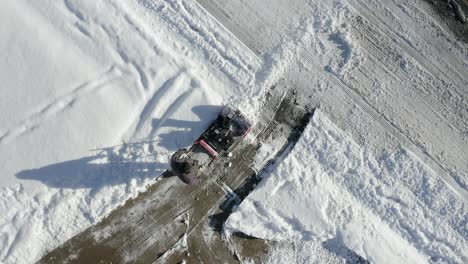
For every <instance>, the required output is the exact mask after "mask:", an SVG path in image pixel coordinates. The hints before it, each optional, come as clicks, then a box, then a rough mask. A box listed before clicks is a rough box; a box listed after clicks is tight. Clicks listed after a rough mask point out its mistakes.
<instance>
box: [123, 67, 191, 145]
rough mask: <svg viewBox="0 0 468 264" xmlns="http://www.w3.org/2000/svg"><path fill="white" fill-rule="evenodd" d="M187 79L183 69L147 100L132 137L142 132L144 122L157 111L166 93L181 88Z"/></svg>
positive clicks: (131, 134)
mask: <svg viewBox="0 0 468 264" xmlns="http://www.w3.org/2000/svg"><path fill="white" fill-rule="evenodd" d="M184 81H185V78H184V76H183V71H181V72H179V73H177V74H176V75H175V76H174V77H171V78H169V79H168V80H166V81H165V82H164V83H163V84H162V86H161V87H159V88H157V89H156V90H155V91H154V93H153V95H152V96H151V97H150V99H149V100H148V101H147V102H146V104H145V106H144V107H143V109H142V110H141V112H140V115H139V117H138V119H137V120H138V121H137V123H136V126H135V129H134V130H133V132H132V133H130V134H129V136H130V137H134V136H136V135H138V134H139V133H140V131H141V130H142V127H143V125H144V124H146V123H147V122H148V121H149V119H151V116H152V115H153V114H154V113H157V110H158V109H157V108H158V106H159V103H160V102H161V101H163V100H164V98H165V97H166V95H168V94H169V92H170V91H171V90H175V89H177V88H179V87H180V86H181V85H182V83H183V82H184Z"/></svg>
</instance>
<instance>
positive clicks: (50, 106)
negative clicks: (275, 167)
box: [0, 66, 121, 145]
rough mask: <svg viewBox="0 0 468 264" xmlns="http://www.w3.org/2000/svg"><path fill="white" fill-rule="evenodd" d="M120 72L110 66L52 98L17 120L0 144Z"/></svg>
mask: <svg viewBox="0 0 468 264" xmlns="http://www.w3.org/2000/svg"><path fill="white" fill-rule="evenodd" d="M120 74H121V71H120V69H118V68H117V67H116V66H112V67H111V68H110V69H109V70H107V71H106V72H105V73H104V74H102V75H101V76H99V77H98V78H96V79H94V80H92V81H89V82H85V83H83V84H80V85H78V86H77V87H76V88H75V89H73V90H72V91H71V92H69V93H67V94H64V95H61V96H58V97H56V98H54V99H53V100H52V101H51V102H49V103H47V104H46V105H45V106H43V107H41V108H40V109H39V110H38V111H36V112H34V113H33V114H31V115H29V116H28V117H27V118H25V119H24V120H22V121H21V122H19V124H18V125H17V126H15V127H13V128H10V129H9V130H7V131H6V132H5V133H4V134H3V135H2V136H1V137H0V145H1V144H6V143H9V142H11V141H12V140H13V139H15V138H17V137H19V136H21V135H23V134H25V133H28V132H30V131H33V130H34V129H36V128H38V127H40V126H41V125H42V124H43V123H44V122H46V121H47V120H48V119H50V118H53V117H54V116H56V115H58V114H60V113H62V112H63V111H65V110H66V109H68V108H70V107H72V106H73V104H74V103H75V102H76V101H77V100H79V99H80V98H81V97H83V96H85V95H87V94H89V93H92V92H96V91H97V90H100V89H101V88H103V87H105V86H106V84H108V83H109V82H111V81H112V80H114V79H116V78H117V77H118V76H119V75H120Z"/></svg>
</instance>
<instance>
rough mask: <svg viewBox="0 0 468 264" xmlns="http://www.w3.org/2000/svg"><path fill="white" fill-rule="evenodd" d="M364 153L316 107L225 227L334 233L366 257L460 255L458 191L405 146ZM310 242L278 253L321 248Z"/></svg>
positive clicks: (268, 235) (279, 237) (277, 236)
mask: <svg viewBox="0 0 468 264" xmlns="http://www.w3.org/2000/svg"><path fill="white" fill-rule="evenodd" d="M371 153H372V152H371V151H369V149H366V148H365V147H363V146H360V145H358V144H356V143H355V142H354V141H353V139H352V138H351V137H350V136H349V134H347V133H346V132H345V131H343V130H341V129H340V128H338V127H337V126H336V125H335V124H334V123H333V122H331V121H330V119H329V118H328V117H327V116H326V114H324V113H323V112H322V111H320V110H318V111H316V113H315V114H314V117H313V120H312V122H311V123H310V124H309V126H308V127H307V128H306V130H305V131H304V133H303V136H302V138H301V139H300V140H299V142H298V143H297V145H296V146H295V148H294V149H293V150H292V151H291V153H289V155H288V156H287V157H286V158H285V160H284V161H283V162H281V163H280V164H279V165H278V166H277V168H276V169H275V170H274V172H273V173H272V174H271V175H269V176H268V177H267V178H266V179H264V181H263V182H261V183H260V184H259V186H258V187H257V188H256V190H255V191H254V192H253V193H252V194H250V195H249V196H248V197H247V198H246V199H245V200H244V201H243V202H242V203H241V205H240V207H239V208H238V209H237V210H236V211H235V212H234V213H233V214H232V215H231V216H230V217H229V219H228V221H227V222H226V224H225V231H226V232H227V233H228V234H229V233H234V232H243V233H245V234H247V235H250V236H254V237H259V238H263V239H268V240H275V241H295V243H298V244H304V243H305V244H307V243H313V242H315V243H323V245H324V246H325V245H326V244H327V243H330V241H334V240H338V245H345V246H346V247H347V248H348V249H350V250H352V251H354V252H355V253H357V254H358V255H359V256H361V257H363V258H365V259H366V260H368V261H370V262H371V263H427V262H428V261H429V260H430V261H432V262H443V263H466V262H467V260H468V255H467V252H466V246H467V241H466V235H467V229H466V221H467V215H466V211H467V208H466V205H465V203H464V201H463V199H461V198H460V197H459V196H458V195H456V194H454V193H453V191H452V190H451V189H450V188H449V187H448V186H447V185H446V184H445V183H444V182H443V181H442V180H441V179H440V178H439V177H437V176H436V175H434V172H433V171H432V170H431V169H429V168H428V167H427V166H426V165H425V164H424V163H422V162H421V161H420V160H418V158H416V157H415V156H414V155H413V154H412V153H410V152H408V150H406V149H405V148H401V149H399V150H398V151H395V152H393V153H386V154H384V155H382V156H373V155H372V154H371ZM298 241H299V242H298ZM300 246H301V247H305V246H304V245H300ZM305 248H308V247H305ZM312 248H313V249H314V251H313V252H310V251H309V250H310V249H309V250H306V249H304V250H301V251H299V253H298V252H297V251H296V252H295V253H296V255H294V254H292V252H287V251H285V252H283V253H282V254H288V253H289V254H291V256H290V257H292V258H293V262H295V261H299V260H300V259H306V258H307V257H311V256H313V255H314V254H318V253H317V252H318V251H320V250H322V251H323V247H320V246H316V247H312ZM282 250H283V251H284V249H282ZM332 250H333V249H332ZM274 255H275V254H274ZM294 258H296V260H294ZM276 261H278V260H277V259H275V258H273V259H272V262H276Z"/></svg>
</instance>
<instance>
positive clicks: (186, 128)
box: [149, 105, 222, 151]
mask: <svg viewBox="0 0 468 264" xmlns="http://www.w3.org/2000/svg"><path fill="white" fill-rule="evenodd" d="M221 109H222V106H219V105H198V106H194V107H192V109H191V110H192V112H193V113H194V114H195V115H196V116H197V117H198V121H187V120H177V119H173V118H164V117H163V118H153V119H152V121H151V132H150V134H149V138H153V137H154V136H155V135H156V133H157V132H158V130H159V129H160V128H162V127H172V128H177V129H178V130H175V131H172V132H169V133H160V134H158V137H159V139H160V142H159V146H161V147H163V148H165V149H167V150H170V151H176V150H178V149H180V148H182V147H185V146H190V145H191V144H192V143H193V141H194V140H195V139H197V138H198V136H199V135H201V134H202V133H203V131H205V129H206V128H207V127H208V125H209V123H210V121H213V120H215V119H216V117H217V116H218V113H219V112H220V111H221Z"/></svg>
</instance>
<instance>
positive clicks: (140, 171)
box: [16, 105, 222, 190]
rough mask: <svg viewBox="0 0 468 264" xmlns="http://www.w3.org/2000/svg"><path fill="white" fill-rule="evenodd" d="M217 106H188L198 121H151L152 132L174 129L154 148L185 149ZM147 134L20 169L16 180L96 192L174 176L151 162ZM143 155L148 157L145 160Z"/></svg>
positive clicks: (160, 138)
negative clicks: (71, 157)
mask: <svg viewBox="0 0 468 264" xmlns="http://www.w3.org/2000/svg"><path fill="white" fill-rule="evenodd" d="M221 108H222V107H221V106H214V105H200V106H194V107H192V109H191V110H192V112H193V113H194V114H195V115H196V116H197V117H198V118H199V121H184V120H176V119H170V118H162V119H153V120H152V123H151V126H152V131H151V133H154V132H155V131H156V130H158V129H159V128H160V127H175V128H182V129H183V130H176V131H173V132H170V133H166V134H161V135H159V140H158V142H157V143H156V144H158V146H160V147H163V148H166V149H168V150H169V151H173V150H177V149H178V148H179V147H180V146H189V145H191V144H192V142H193V140H194V136H196V137H197V136H198V135H199V134H201V133H202V132H203V130H204V129H206V126H207V124H208V123H209V121H210V120H214V119H215V118H216V116H217V115H218V112H219V111H220V110H221ZM151 138H152V137H151V134H150V135H149V136H148V138H147V140H146V141H142V142H134V143H124V144H122V145H119V146H113V147H106V148H102V149H98V150H97V154H95V155H91V156H87V157H83V158H80V159H75V160H68V161H64V162H59V163H55V164H51V165H47V166H44V167H41V168H36V169H28V170H22V171H20V172H18V173H16V177H17V178H18V179H23V180H36V181H40V182H42V183H44V184H45V185H47V186H49V187H52V188H65V189H83V188H91V189H93V190H99V189H100V188H102V187H104V186H113V185H119V184H124V183H128V182H129V181H130V180H131V179H139V180H144V179H146V178H155V177H158V176H160V175H161V176H162V177H171V176H174V175H173V174H171V173H170V171H168V170H166V169H167V168H168V166H169V164H168V163H160V162H157V161H154V159H151V156H154V155H156V153H155V151H154V146H153V143H154V142H155V141H152V139H151ZM144 155H147V157H148V158H145V156H144Z"/></svg>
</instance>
